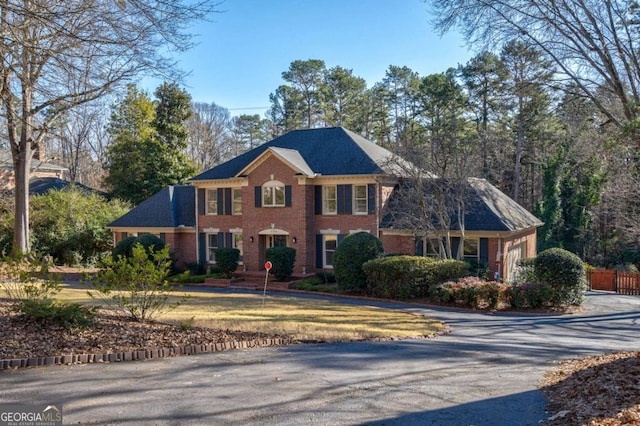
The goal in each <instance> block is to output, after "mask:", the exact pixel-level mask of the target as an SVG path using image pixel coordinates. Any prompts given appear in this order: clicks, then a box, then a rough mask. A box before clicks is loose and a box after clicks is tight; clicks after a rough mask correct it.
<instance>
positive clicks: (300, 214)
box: [109, 127, 541, 276]
mask: <svg viewBox="0 0 640 426" xmlns="http://www.w3.org/2000/svg"><path fill="white" fill-rule="evenodd" d="M403 161H404V160H402V159H399V158H397V157H395V156H394V155H393V154H392V153H391V152H389V151H388V150H386V149H384V148H382V147H380V146H378V145H375V144H374V143H372V142H370V141H368V140H366V139H364V138H363V137H361V136H359V135H357V134H355V133H353V132H351V131H349V130H346V129H344V128H341V127H335V128H324V129H310V130H296V131H292V132H290V133H287V134H285V135H283V136H280V137H278V138H276V139H274V140H272V141H270V142H267V143H265V144H263V145H261V146H259V147H257V148H254V149H252V150H251V151H248V152H246V153H244V154H242V155H240V156H238V157H236V158H234V159H232V160H230V161H227V162H225V163H223V164H220V165H219V166H216V167H214V168H212V169H210V170H207V171H205V172H204V173H202V174H200V175H198V176H195V177H194V178H192V179H191V180H190V185H183V186H173V187H168V188H165V189H163V190H162V191H160V192H159V193H158V194H155V195H154V196H152V197H151V198H149V199H148V200H145V201H144V202H142V203H141V204H139V205H138V206H137V207H136V208H134V209H133V210H131V211H130V212H129V213H127V214H125V215H124V216H122V217H121V218H119V219H117V220H115V221H114V222H112V223H111V224H109V228H110V229H111V230H112V232H113V233H114V242H116V243H117V242H118V241H120V240H121V239H122V238H124V237H126V236H128V235H132V234H139V233H144V232H149V233H153V234H156V235H158V236H160V238H162V239H163V240H164V241H165V242H166V243H167V244H168V245H169V246H170V247H171V249H172V251H173V252H174V256H175V257H176V259H177V260H178V261H180V262H183V263H185V264H187V263H196V262H209V263H213V262H215V259H214V251H215V249H216V248H218V247H234V248H238V249H239V250H240V252H241V259H242V266H241V268H242V269H243V270H246V271H259V270H261V269H263V265H264V262H265V251H266V249H267V248H269V247H273V246H282V245H284V246H290V247H293V248H295V249H296V264H295V268H294V272H295V273H298V274H304V273H309V272H314V271H316V270H322V269H331V268H332V257H333V253H334V251H335V248H336V247H337V245H338V244H339V243H340V241H341V240H342V239H343V238H344V237H345V236H346V235H348V234H350V233H353V232H358V231H366V232H370V233H372V234H374V235H376V236H378V237H379V238H380V239H381V240H382V242H383V245H384V247H385V250H386V251H387V252H394V253H400V252H401V253H408V254H424V255H430V254H434V253H432V251H431V250H430V249H429V245H428V243H429V241H431V240H430V239H429V238H425V237H426V236H416V233H415V232H413V231H408V230H398V229H395V228H394V226H393V221H390V220H389V219H388V214H387V213H388V212H387V211H386V209H387V208H388V202H389V200H390V198H391V197H392V196H393V194H394V191H395V190H396V188H397V185H398V184H399V183H400V182H401V181H402V179H401V178H400V177H399V176H401V174H400V173H399V172H398V167H397V164H399V163H402V162H403ZM476 181H477V182H475V183H474V185H475V186H476V187H478V188H481V189H482V191H479V196H478V197H479V198H478V200H479V201H483V202H486V201H490V203H489V204H488V205H487V206H485V208H483V209H477V208H476V209H474V210H473V212H474V215H475V217H476V220H472V219H469V220H468V223H469V224H471V223H473V224H476V225H477V226H480V227H481V228H482V226H484V225H486V229H475V228H474V227H473V226H472V227H471V228H470V227H469V226H467V229H466V232H465V239H464V241H465V243H464V244H465V255H466V256H468V257H472V256H475V257H476V259H477V260H478V261H485V262H487V263H490V266H491V268H492V272H493V271H497V272H500V274H501V275H502V276H505V274H508V271H507V269H506V268H507V266H506V265H505V264H507V263H508V262H507V261H506V259H507V258H508V257H509V256H511V262H512V263H513V259H515V258H517V257H530V256H533V255H535V252H536V248H535V247H536V228H537V227H538V226H540V225H541V222H540V221H539V220H538V219H536V218H535V217H534V216H533V215H531V214H530V213H528V212H527V211H526V210H525V209H524V208H522V207H520V206H519V205H517V204H516V203H515V202H513V201H512V200H510V199H509V198H508V197H506V196H505V195H504V194H502V193H501V192H500V191H499V190H497V189H496V188H495V187H493V186H491V185H490V184H489V183H487V182H486V181H484V180H476ZM496 200H499V201H496ZM474 226H475V225H474ZM472 228H473V229H472ZM456 232H457V231H456V230H451V234H450V235H451V237H452V238H458V240H459V239H460V238H459V236H460V233H459V231H458V232H457V233H456ZM458 243H459V242H458ZM467 246H468V247H467ZM505 253H507V254H506V255H505ZM509 253H511V254H509ZM494 259H495V260H496V261H499V262H500V263H497V262H496V261H493V260H494Z"/></svg>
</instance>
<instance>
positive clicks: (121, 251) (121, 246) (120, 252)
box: [111, 236, 138, 259]
mask: <svg viewBox="0 0 640 426" xmlns="http://www.w3.org/2000/svg"><path fill="white" fill-rule="evenodd" d="M136 238H138V237H135V236H129V237H127V238H123V239H122V240H121V241H120V242H119V243H118V244H116V246H115V247H114V248H113V250H112V251H111V255H112V256H113V257H114V258H116V259H117V258H119V257H131V247H133V243H134V242H135V241H136Z"/></svg>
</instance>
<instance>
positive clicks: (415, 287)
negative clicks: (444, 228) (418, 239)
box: [362, 256, 469, 299]
mask: <svg viewBox="0 0 640 426" xmlns="http://www.w3.org/2000/svg"><path fill="white" fill-rule="evenodd" d="M468 268H469V265H468V264H466V263H465V262H462V261H459V260H442V259H434V258H429V257H421V256H393V257H383V258H379V259H374V260H371V261H369V262H367V263H365V264H364V265H363V267H362V269H363V271H364V273H365V275H366V282H367V286H366V293H367V294H368V295H371V296H374V297H384V298H391V299H413V298H425V297H428V296H429V294H430V291H431V287H432V286H435V285H436V284H440V283H443V282H445V281H450V280H455V279H457V278H459V277H462V276H464V275H466V273H467V271H468Z"/></svg>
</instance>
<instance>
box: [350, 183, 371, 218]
mask: <svg viewBox="0 0 640 426" xmlns="http://www.w3.org/2000/svg"><path fill="white" fill-rule="evenodd" d="M358 188H364V197H360V198H358ZM358 202H360V203H361V204H362V202H364V210H358ZM353 214H357V215H366V214H369V188H368V187H367V185H353Z"/></svg>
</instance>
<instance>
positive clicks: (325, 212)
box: [322, 185, 338, 216]
mask: <svg viewBox="0 0 640 426" xmlns="http://www.w3.org/2000/svg"><path fill="white" fill-rule="evenodd" d="M329 188H333V191H334V195H335V198H333V201H334V202H335V210H333V211H331V210H328V209H327V200H328V198H327V193H326V191H327V190H328V189H329ZM337 214H338V186H337V185H322V215H323V216H335V215H337Z"/></svg>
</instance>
